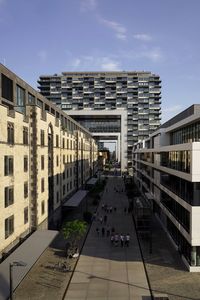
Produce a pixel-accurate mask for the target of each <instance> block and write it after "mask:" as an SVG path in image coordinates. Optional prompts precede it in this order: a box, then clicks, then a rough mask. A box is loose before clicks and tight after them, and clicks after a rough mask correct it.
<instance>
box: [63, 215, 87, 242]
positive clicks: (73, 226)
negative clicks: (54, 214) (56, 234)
mask: <svg viewBox="0 0 200 300" xmlns="http://www.w3.org/2000/svg"><path fill="white" fill-rule="evenodd" d="M86 230H87V223H86V222H84V221H81V220H74V221H68V222H65V223H64V224H63V227H62V233H63V236H64V238H65V239H66V240H67V239H69V242H70V244H71V246H72V247H73V248H75V247H77V242H78V241H79V240H80V238H81V237H82V236H83V235H84V234H85V233H86Z"/></svg>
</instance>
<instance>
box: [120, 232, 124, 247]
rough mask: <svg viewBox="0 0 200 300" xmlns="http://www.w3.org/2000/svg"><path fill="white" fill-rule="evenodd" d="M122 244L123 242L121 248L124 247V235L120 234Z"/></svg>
mask: <svg viewBox="0 0 200 300" xmlns="http://www.w3.org/2000/svg"><path fill="white" fill-rule="evenodd" d="M120 242H121V247H124V235H123V234H122V233H121V234H120Z"/></svg>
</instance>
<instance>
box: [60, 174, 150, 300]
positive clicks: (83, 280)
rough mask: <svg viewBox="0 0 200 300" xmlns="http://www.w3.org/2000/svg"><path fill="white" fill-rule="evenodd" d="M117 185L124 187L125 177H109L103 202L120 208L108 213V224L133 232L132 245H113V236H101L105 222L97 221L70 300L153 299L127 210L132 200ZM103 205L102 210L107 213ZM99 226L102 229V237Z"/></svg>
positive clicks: (81, 259)
mask: <svg viewBox="0 0 200 300" xmlns="http://www.w3.org/2000/svg"><path fill="white" fill-rule="evenodd" d="M114 187H116V188H117V189H118V190H122V189H123V190H124V189H125V188H124V184H123V180H122V179H121V178H117V177H113V178H109V179H108V182H107V186H106V188H105V190H104V194H103V196H102V200H101V204H102V203H105V204H107V205H109V206H110V205H112V206H113V208H114V207H116V209H117V210H116V212H114V211H113V212H112V214H110V213H109V214H107V215H108V221H107V224H108V225H109V226H110V227H114V228H115V230H116V232H118V233H119V234H120V233H124V234H126V233H129V234H130V236H131V241H130V246H129V247H123V248H122V247H121V246H120V245H118V247H115V246H112V245H111V243H110V238H109V237H102V235H101V227H102V225H100V223H99V221H94V222H93V224H92V227H91V229H90V232H89V234H88V237H87V240H86V242H85V245H84V248H83V251H82V254H81V256H80V258H79V261H78V264H77V267H76V269H75V272H74V275H73V277H72V280H71V283H70V285H69V288H68V290H67V293H66V296H65V299H66V300H72V299H73V300H86V299H87V300H106V299H107V300H112V299H113V300H117V299H119V300H130V299H134V300H139V299H141V300H147V299H151V297H150V291H149V287H148V283H147V279H146V275H145V270H144V266H143V262H142V258H141V255H140V250H139V246H138V242H137V238H136V233H135V229H134V225H133V221H132V217H131V215H130V214H127V213H126V214H125V213H124V207H128V199H127V197H126V194H125V192H121V193H119V192H116V191H114ZM101 204H100V207H99V210H98V213H99V216H100V215H102V216H104V215H105V212H104V211H103V210H102V209H101ZM103 226H104V225H103ZM96 227H99V228H100V235H99V236H98V235H97V233H96ZM104 227H105V226H104Z"/></svg>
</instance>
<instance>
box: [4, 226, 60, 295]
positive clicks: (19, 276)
mask: <svg viewBox="0 0 200 300" xmlns="http://www.w3.org/2000/svg"><path fill="white" fill-rule="evenodd" d="M57 234H58V231H54V230H38V231H36V232H34V233H33V234H32V235H31V236H30V237H29V238H28V239H27V240H26V241H25V242H24V243H22V244H21V245H20V246H19V247H18V248H17V249H16V250H15V251H14V252H13V253H12V254H10V255H9V256H8V257H7V258H6V259H5V260H4V261H3V262H2V263H1V264H0V300H5V299H8V298H9V290H10V289H9V284H10V282H9V264H10V263H13V262H20V261H22V262H24V263H26V266H25V267H22V266H13V290H14V289H15V288H16V287H17V286H18V285H19V284H20V282H21V281H22V280H23V278H24V277H25V276H26V274H27V273H28V272H29V270H30V269H31V268H32V266H33V265H34V264H35V262H36V261H37V260H38V258H39V257H40V255H41V254H42V253H43V252H44V250H45V249H46V248H47V247H48V246H49V245H50V244H51V242H52V241H53V240H54V238H55V237H56V235H57Z"/></svg>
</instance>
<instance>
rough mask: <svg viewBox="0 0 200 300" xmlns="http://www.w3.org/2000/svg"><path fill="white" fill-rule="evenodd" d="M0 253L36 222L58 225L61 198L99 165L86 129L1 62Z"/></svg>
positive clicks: (45, 225)
mask: <svg viewBox="0 0 200 300" xmlns="http://www.w3.org/2000/svg"><path fill="white" fill-rule="evenodd" d="M0 153H1V155H0V182H1V183H0V199H1V202H0V259H1V258H2V256H3V255H4V254H5V253H7V252H9V251H10V250H11V249H12V248H13V247H14V246H15V245H17V244H18V243H19V242H20V240H21V239H23V238H25V237H26V236H28V235H29V234H31V233H32V232H33V231H35V230H36V229H38V228H59V225H60V222H61V210H62V204H63V203H64V202H65V201H66V200H67V199H68V198H69V197H70V195H72V194H73V193H75V192H76V191H77V190H78V189H80V188H83V187H84V186H85V183H86V181H87V180H88V179H89V178H90V177H91V176H92V175H94V174H95V172H96V171H97V156H98V154H97V145H96V142H95V140H94V139H93V138H92V136H91V134H90V133H89V131H88V130H86V129H85V128H84V127H82V126H81V125H80V124H78V123H77V122H76V121H74V120H73V119H72V118H70V117H69V116H68V115H66V114H65V113H64V112H63V111H61V110H60V109H59V108H58V107H56V106H55V105H54V104H53V103H52V102H50V101H48V100H47V99H46V98H45V97H43V96H42V95H41V94H40V93H39V92H37V91H36V90H34V89H33V88H32V87H30V86H29V85H28V84H27V83H26V82H24V81H23V80H22V79H20V78H19V77H18V76H16V75H15V74H14V73H12V72H11V71H10V70H8V69H7V68H5V67H4V66H3V65H0Z"/></svg>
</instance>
